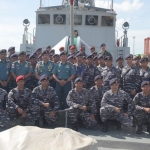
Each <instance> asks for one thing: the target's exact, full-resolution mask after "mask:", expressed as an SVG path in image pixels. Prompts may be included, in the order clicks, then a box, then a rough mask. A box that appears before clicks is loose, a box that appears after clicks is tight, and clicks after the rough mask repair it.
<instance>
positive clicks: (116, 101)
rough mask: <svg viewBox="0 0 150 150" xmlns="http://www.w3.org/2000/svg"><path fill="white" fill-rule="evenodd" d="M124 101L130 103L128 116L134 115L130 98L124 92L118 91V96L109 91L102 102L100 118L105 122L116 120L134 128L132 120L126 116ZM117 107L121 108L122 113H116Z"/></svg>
mask: <svg viewBox="0 0 150 150" xmlns="http://www.w3.org/2000/svg"><path fill="white" fill-rule="evenodd" d="M124 100H126V101H127V102H128V112H127V113H128V114H129V115H132V111H133V104H132V99H131V98H130V96H129V95H128V94H127V93H126V92H125V91H123V90H118V93H117V94H113V92H112V90H109V91H107V92H106V93H105V94H104V96H103V99H102V101H101V108H100V116H101V120H102V121H103V122H106V121H107V120H112V119H116V120H117V121H119V122H120V123H121V124H122V125H124V126H127V127H132V120H131V119H130V118H129V117H126V116H125V115H124V111H123V104H124ZM115 107H118V108H120V109H121V110H120V112H119V113H118V112H116V111H115Z"/></svg>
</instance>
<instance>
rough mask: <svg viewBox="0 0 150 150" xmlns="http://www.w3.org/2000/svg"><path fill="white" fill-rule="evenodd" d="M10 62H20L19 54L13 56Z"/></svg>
mask: <svg viewBox="0 0 150 150" xmlns="http://www.w3.org/2000/svg"><path fill="white" fill-rule="evenodd" d="M10 61H11V63H13V62H15V61H18V54H15V53H14V54H12V55H11V56H10Z"/></svg>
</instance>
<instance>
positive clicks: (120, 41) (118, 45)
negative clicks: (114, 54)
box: [116, 35, 125, 47]
mask: <svg viewBox="0 0 150 150" xmlns="http://www.w3.org/2000/svg"><path fill="white" fill-rule="evenodd" d="M116 46H117V47H125V45H124V35H123V36H121V37H120V38H119V39H117V41H116Z"/></svg>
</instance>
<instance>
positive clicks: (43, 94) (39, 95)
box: [32, 85, 60, 123]
mask: <svg viewBox="0 0 150 150" xmlns="http://www.w3.org/2000/svg"><path fill="white" fill-rule="evenodd" d="M32 101H34V104H35V105H36V106H37V107H39V112H38V117H40V114H42V116H43V117H44V118H45V120H46V121H47V122H48V123H50V122H55V121H56V119H57V117H56V116H54V117H50V116H49V114H50V112H52V111H55V112H56V111H58V110H59V107H60V105H59V100H58V96H57V95H56V92H55V90H54V89H53V88H52V87H50V86H48V87H47V89H46V90H43V89H42V86H41V85H40V86H38V87H36V88H34V89H33V91H32ZM42 103H49V104H50V107H49V108H46V107H44V106H42ZM37 110H38V109H37Z"/></svg>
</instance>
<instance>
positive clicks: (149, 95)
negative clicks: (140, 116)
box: [141, 92, 150, 97]
mask: <svg viewBox="0 0 150 150" xmlns="http://www.w3.org/2000/svg"><path fill="white" fill-rule="evenodd" d="M141 93H142V95H143V97H150V93H149V94H148V95H147V96H145V95H144V93H143V92H141Z"/></svg>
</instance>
